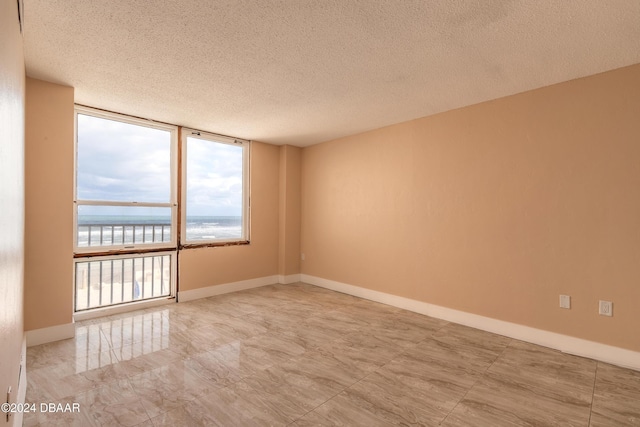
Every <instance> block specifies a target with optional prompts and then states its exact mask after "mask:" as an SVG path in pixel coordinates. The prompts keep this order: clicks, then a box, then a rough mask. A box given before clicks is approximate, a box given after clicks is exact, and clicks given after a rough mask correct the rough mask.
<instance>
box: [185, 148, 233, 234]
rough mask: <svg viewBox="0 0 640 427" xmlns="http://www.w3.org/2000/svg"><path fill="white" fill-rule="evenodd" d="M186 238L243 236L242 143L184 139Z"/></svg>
mask: <svg viewBox="0 0 640 427" xmlns="http://www.w3.org/2000/svg"><path fill="white" fill-rule="evenodd" d="M186 148H187V156H186V157H187V168H186V187H187V191H186V239H187V241H204V240H239V239H242V238H243V230H242V224H243V218H242V216H243V194H242V191H243V152H244V149H243V146H242V145H231V144H224V143H220V142H215V141H211V140H204V139H199V138H194V137H188V138H187V145H186Z"/></svg>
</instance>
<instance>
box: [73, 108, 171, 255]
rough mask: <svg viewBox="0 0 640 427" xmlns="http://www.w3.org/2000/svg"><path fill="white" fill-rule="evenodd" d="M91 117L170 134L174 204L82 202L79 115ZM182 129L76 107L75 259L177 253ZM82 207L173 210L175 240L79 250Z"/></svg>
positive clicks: (74, 157) (108, 112) (91, 247)
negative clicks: (164, 252) (159, 208)
mask: <svg viewBox="0 0 640 427" xmlns="http://www.w3.org/2000/svg"><path fill="white" fill-rule="evenodd" d="M79 114H82V115H88V116H92V117H97V118H101V119H106V120H112V121H117V122H122V123H126V124H131V125H136V126H143V127H147V128H152V129H158V130H163V131H168V132H169V134H170V156H171V159H170V177H169V179H170V187H171V188H170V200H169V202H166V203H155V202H138V201H108V200H81V199H78V115H79ZM177 153H178V126H174V125H169V124H166V123H160V122H155V121H152V120H147V119H141V118H137V117H131V116H127V115H124V114H119V113H113V112H110V111H104V110H99V109H95V108H91V107H86V106H83V105H77V104H76V105H75V107H74V153H73V154H74V156H73V161H74V164H73V168H74V171H73V230H74V233H73V252H74V255H80V256H83V255H85V256H86V255H93V254H102V253H110V254H111V253H113V254H117V253H123V252H124V253H129V252H138V251H147V250H161V249H176V248H177V244H178V237H177V234H178V223H177V220H178V212H177V211H178V203H177V197H178V192H177V188H178V182H177V181H178V180H177V176H178V172H177V171H178V156H177ZM79 206H123V207H128V206H130V207H162V208H170V209H171V231H172V233H171V240H170V241H167V242H156V243H138V242H137V243H135V244H121V245H109V246H107V245H103V246H86V247H84V246H82V247H79V246H78V207H79Z"/></svg>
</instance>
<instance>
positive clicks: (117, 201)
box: [75, 107, 177, 253]
mask: <svg viewBox="0 0 640 427" xmlns="http://www.w3.org/2000/svg"><path fill="white" fill-rule="evenodd" d="M76 131H77V133H76V139H77V141H76V144H77V145H76V193H75V204H76V206H75V219H76V227H75V229H76V232H75V246H76V253H87V252H104V251H109V250H118V249H139V248H165V247H172V246H173V247H175V246H176V232H175V224H176V183H175V170H176V160H175V158H176V156H175V152H176V145H177V128H176V127H175V126H168V125H162V124H155V123H153V122H149V121H146V120H136V119H133V118H128V117H124V116H119V115H114V114H107V113H103V112H100V111H96V110H92V109H87V108H81V107H78V108H77V109H76Z"/></svg>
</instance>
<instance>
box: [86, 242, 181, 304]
mask: <svg viewBox="0 0 640 427" xmlns="http://www.w3.org/2000/svg"><path fill="white" fill-rule="evenodd" d="M172 256H175V255H174V253H161V254H149V255H125V256H122V255H121V256H113V257H108V258H102V257H101V258H96V259H82V258H79V259H77V260H76V263H75V311H76V312H78V311H83V310H89V309H93V308H99V307H108V306H112V305H116V304H124V303H128V302H133V301H138V300H145V299H152V298H160V297H168V296H169V295H171V284H172V280H173V278H172V273H173V272H172V262H171V261H172V258H171V257H172Z"/></svg>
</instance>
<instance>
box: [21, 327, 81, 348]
mask: <svg viewBox="0 0 640 427" xmlns="http://www.w3.org/2000/svg"><path fill="white" fill-rule="evenodd" d="M75 336H76V327H75V326H74V324H73V323H65V324H64V325H56V326H50V327H48V328H41V329H34V330H32V331H27V347H33V346H34V345H40V344H46V343H49V342H54V341H60V340H66V339H68V338H73V337H75Z"/></svg>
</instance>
